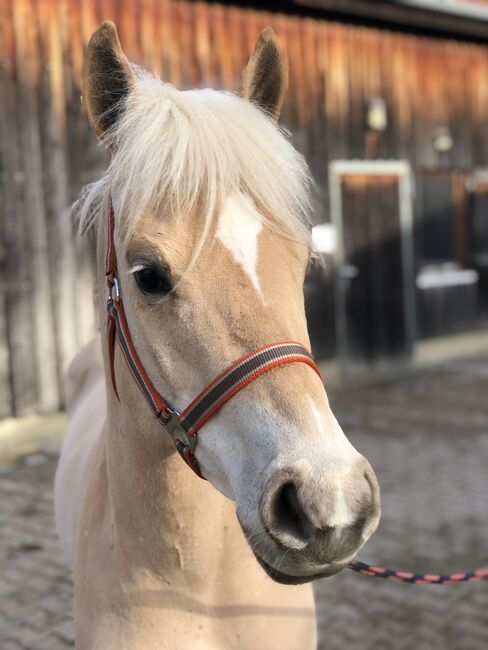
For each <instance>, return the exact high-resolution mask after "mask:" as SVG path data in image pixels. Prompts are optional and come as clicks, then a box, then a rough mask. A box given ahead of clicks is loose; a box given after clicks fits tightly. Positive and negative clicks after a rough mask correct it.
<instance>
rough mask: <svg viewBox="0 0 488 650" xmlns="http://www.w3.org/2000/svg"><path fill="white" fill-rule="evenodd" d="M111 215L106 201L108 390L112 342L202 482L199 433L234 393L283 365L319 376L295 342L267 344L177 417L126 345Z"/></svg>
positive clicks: (234, 366) (230, 369) (128, 340)
mask: <svg viewBox="0 0 488 650" xmlns="http://www.w3.org/2000/svg"><path fill="white" fill-rule="evenodd" d="M114 235H115V215H114V209H113V204H112V197H111V196H110V198H109V215H108V238H107V259H106V278H107V285H108V297H107V316H108V318H107V336H108V351H109V363H110V375H111V378H112V386H113V389H114V391H115V394H116V396H117V398H118V392H117V383H116V379H115V367H114V354H115V340H116V339H117V341H118V343H119V345H120V349H121V350H122V352H123V354H124V358H125V360H126V362H127V365H128V367H129V370H130V371H131V373H132V376H133V377H134V380H135V382H136V384H137V385H138V386H139V388H140V390H141V392H142V394H143V395H144V397H145V399H146V401H147V403H148V405H149V408H150V409H151V412H152V414H153V415H154V417H155V418H157V419H158V420H159V422H160V423H161V424H162V425H163V427H164V428H165V430H166V432H167V433H168V434H169V436H170V438H171V439H172V441H173V443H174V445H175V447H176V449H177V450H178V452H179V454H180V456H181V457H182V458H183V460H184V461H185V462H186V463H187V464H188V465H189V466H190V467H191V469H192V470H193V471H194V472H195V473H196V474H197V475H198V476H200V477H201V478H203V476H202V474H201V472H200V468H199V465H198V461H197V459H196V457H195V447H196V444H197V433H198V431H199V429H201V428H202V426H203V425H204V424H205V422H207V420H209V419H210V418H211V417H212V416H213V415H214V414H215V413H217V411H218V410H219V409H220V408H221V407H222V406H223V405H224V404H225V403H226V402H227V401H228V400H229V399H230V398H231V397H233V396H234V395H235V394H236V393H238V392H239V391H240V390H242V389H243V388H245V387H246V386H247V385H248V384H250V383H251V382H252V381H254V380H255V379H257V378H258V377H260V376H261V375H264V374H265V373H267V372H269V371H270V370H272V369H273V368H277V367H278V366H282V365H285V364H288V363H295V362H300V363H305V364H307V365H308V366H310V367H311V368H312V369H313V370H314V371H315V372H316V373H317V374H318V375H319V377H320V371H319V369H318V368H317V366H316V364H315V362H314V360H313V358H312V355H311V354H310V352H309V351H308V350H307V349H306V348H305V347H304V346H303V345H301V344H300V343H295V342H293V341H280V342H278V343H270V344H268V345H265V346H263V347H260V348H258V349H257V350H254V351H253V352H250V353H249V354H246V355H245V356H243V357H241V358H240V359H238V360H237V361H235V362H234V363H233V364H232V365H230V366H229V367H228V368H226V369H225V370H224V371H223V372H222V373H221V374H220V375H219V376H218V377H216V378H215V379H214V380H213V381H212V382H211V383H210V384H208V386H207V387H206V388H204V390H203V391H202V392H201V393H200V394H199V395H197V397H196V398H195V399H194V400H193V401H192V402H191V403H190V404H189V405H188V406H187V407H186V408H185V409H184V410H183V411H181V412H179V411H178V410H176V409H175V408H173V407H172V406H171V405H170V404H169V402H168V401H167V400H166V399H165V398H164V397H163V396H162V395H161V394H160V393H159V392H158V391H157V390H156V388H155V386H154V384H153V383H152V381H151V379H150V377H149V375H148V374H147V372H146V371H145V369H144V366H143V365H142V363H141V360H140V358H139V355H138V354H137V351H136V349H135V346H134V342H133V341H132V337H131V335H130V331H129V327H128V325H127V319H126V317H125V312H124V306H123V303H122V296H121V292H120V284H119V278H118V270H117V253H116V250H115V236H114Z"/></svg>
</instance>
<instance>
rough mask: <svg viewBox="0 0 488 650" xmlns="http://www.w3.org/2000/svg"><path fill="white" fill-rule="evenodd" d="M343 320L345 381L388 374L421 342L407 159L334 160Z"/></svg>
mask: <svg viewBox="0 0 488 650" xmlns="http://www.w3.org/2000/svg"><path fill="white" fill-rule="evenodd" d="M330 184H331V187H330V190H331V191H330V196H331V213H332V220H333V222H334V224H335V226H336V229H337V235H338V236H337V240H338V241H337V255H336V268H335V270H336V273H335V289H336V326H337V342H338V356H339V361H340V365H341V370H342V375H343V377H344V378H345V379H354V378H361V377H362V376H364V375H367V376H368V377H370V376H372V374H373V375H374V374H375V373H376V375H385V374H389V373H390V372H392V371H395V370H398V364H403V363H406V362H407V361H408V359H409V358H410V356H411V354H412V351H413V341H414V322H415V320H414V293H413V254H412V191H411V179H410V167H409V165H408V163H406V162H375V161H364V162H356V161H335V162H333V163H331V167H330Z"/></svg>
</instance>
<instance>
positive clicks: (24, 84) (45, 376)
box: [12, 0, 59, 414]
mask: <svg viewBox="0 0 488 650" xmlns="http://www.w3.org/2000/svg"><path fill="white" fill-rule="evenodd" d="M33 15H35V14H34V7H33V6H32V3H31V2H30V1H29V0H19V2H16V3H15V5H14V36H15V45H16V59H17V63H18V68H17V80H18V97H17V99H18V107H17V110H18V113H19V141H20V158H21V164H22V171H23V173H24V179H25V182H24V186H23V195H24V205H23V211H22V212H23V214H22V215H20V214H19V215H18V220H19V223H23V226H24V232H23V233H22V235H21V238H20V239H19V240H18V242H17V244H18V248H17V250H18V251H19V254H20V258H21V260H22V261H23V266H24V265H25V268H26V269H28V276H29V277H28V278H27V279H26V282H25V286H24V287H23V288H22V290H21V292H20V295H19V301H25V302H26V303H27V304H26V305H23V306H21V307H20V309H21V311H22V313H23V315H22V317H18V316H17V317H16V318H15V320H14V324H13V326H14V327H15V330H16V333H15V336H18V332H17V328H18V327H19V328H21V329H23V328H24V325H23V324H22V321H23V319H24V318H25V317H26V316H27V314H28V313H29V312H31V314H30V315H31V318H32V321H31V322H32V335H31V341H32V344H33V350H32V355H31V356H30V359H29V361H28V362H25V363H24V364H23V369H21V368H20V367H19V368H18V370H17V373H16V374H17V377H18V379H19V380H20V379H21V377H22V375H23V382H22V383H25V384H28V388H29V391H28V392H29V394H31V395H32V402H31V400H28V401H25V400H24V395H23V393H22V392H21V388H20V386H18V387H17V390H16V413H17V414H24V413H26V412H31V411H32V410H34V409H35V408H36V407H37V408H38V410H39V411H41V412H45V411H50V410H54V409H56V408H57V407H58V406H59V385H58V380H57V363H56V345H55V332H54V323H53V314H52V305H51V298H52V296H51V291H50V277H49V259H48V254H49V253H48V251H49V248H48V230H47V220H46V212H45V197H44V191H43V183H42V179H43V157H42V150H41V142H40V137H39V129H40V125H39V112H38V96H37V91H38V83H39V64H38V63H39V60H40V57H39V52H38V49H37V36H38V34H37V30H36V27H37V26H36V23H35V21H34V20H33V19H32V17H33ZM19 235H20V233H19ZM26 255H27V258H26ZM20 263H21V262H20V260H19V258H17V259H16V262H15V264H16V265H17V264H20ZM13 277H15V276H12V278H13ZM28 341H29V338H28V337H26V336H24V335H22V334H20V340H19V341H18V345H17V348H18V354H19V355H20V356H21V358H23V357H24V356H25V355H26V350H28V346H29V343H28ZM31 384H32V385H31Z"/></svg>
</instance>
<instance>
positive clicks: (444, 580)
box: [347, 560, 488, 585]
mask: <svg viewBox="0 0 488 650" xmlns="http://www.w3.org/2000/svg"><path fill="white" fill-rule="evenodd" d="M347 568H348V569H352V570H353V571H356V573H360V574H361V575H363V576H369V577H371V578H383V579H384V580H393V581H394V582H406V583H408V584H411V585H457V584H459V583H461V582H481V581H482V580H488V567H481V568H479V569H474V570H473V571H465V572H464V573H448V574H435V573H409V572H408V571H396V570H395V569H384V568H383V567H380V566H376V565H373V564H366V562H359V561H358V560H353V561H352V562H349V564H348V565H347Z"/></svg>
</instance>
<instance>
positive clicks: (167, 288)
mask: <svg viewBox="0 0 488 650" xmlns="http://www.w3.org/2000/svg"><path fill="white" fill-rule="evenodd" d="M287 82H288V63H287V58H286V55H285V53H284V51H283V49H282V47H281V45H280V44H279V42H278V40H277V37H276V36H275V34H274V32H273V31H272V30H271V29H270V28H268V29H266V30H264V31H263V32H262V33H261V34H260V36H259V38H258V40H257V43H256V47H255V50H254V52H253V53H252V54H251V57H250V59H249V62H248V64H247V67H246V68H245V70H244V73H243V81H242V91H241V93H240V94H237V93H228V92H221V91H216V90H211V89H197V90H189V91H180V90H178V89H176V88H175V87H173V86H172V85H170V84H168V83H164V82H163V81H161V80H160V79H157V78H155V77H154V76H153V75H151V74H150V73H148V72H146V71H144V70H143V69H140V68H138V67H136V66H134V65H132V64H131V63H129V61H128V59H127V57H126V55H125V54H124V52H123V50H122V47H121V44H120V40H119V37H118V34H117V30H116V27H115V25H114V24H113V23H111V22H108V21H105V22H103V23H102V24H101V25H100V26H99V27H98V29H97V30H96V31H95V32H94V34H93V35H92V37H91V39H90V41H89V44H88V47H87V51H86V56H85V62H84V72H83V88H82V102H83V106H84V109H85V111H86V114H87V116H88V120H89V123H90V125H91V126H92V128H93V130H94V132H95V134H96V136H97V137H98V138H99V140H100V141H101V142H102V143H103V145H105V146H106V147H107V148H108V150H109V152H110V156H111V160H110V164H109V166H108V170H107V172H106V174H105V175H104V176H103V177H102V178H101V179H100V180H99V181H97V182H95V183H94V184H92V185H91V186H90V187H89V188H88V189H87V190H86V192H85V193H84V195H83V197H82V199H80V201H81V204H80V205H79V206H78V207H79V210H78V211H79V219H80V228H81V229H84V230H86V229H88V228H93V229H94V231H95V233H96V248H97V256H96V257H97V283H98V302H99V319H100V320H99V322H100V330H101V334H100V335H99V336H98V337H97V338H96V339H94V340H93V341H92V343H91V344H89V346H88V347H87V348H85V349H83V350H82V351H81V352H80V353H79V354H78V357H77V358H76V359H75V361H74V362H73V365H72V366H71V369H70V371H69V374H68V391H67V392H68V410H69V425H68V431H67V435H66V438H65V441H64V444H63V448H62V453H61V457H60V461H59V466H58V470H57V474H56V480H55V510H56V521H57V529H58V533H59V537H60V540H61V545H62V548H63V551H64V553H65V555H66V557H67V559H68V562H69V564H70V566H71V567H72V570H73V579H74V623H75V638H76V647H77V648H78V649H80V650H88V649H90V650H95V649H100V650H112V649H113V650H115V649H116V650H125V649H127V650H129V649H130V650H134V649H144V650H156V649H158V650H161V649H171V650H185V649H190V648H191V650H209V649H212V650H218V649H224V648H225V650H232V649H237V648H238V649H240V650H259V649H264V648H266V650H278V649H279V650H286V649H290V650H297V649H300V650H308V649H311V648H315V647H316V642H317V640H316V625H315V609H314V599H313V591H312V585H311V582H312V581H313V580H316V579H318V578H321V577H325V576H330V575H333V574H335V573H337V572H338V571H340V570H341V569H342V568H344V566H345V565H346V564H347V563H348V562H349V561H350V559H351V558H353V557H354V556H355V555H356V553H357V552H358V550H359V549H360V548H361V547H362V546H363V544H364V543H365V542H366V541H367V539H368V538H369V537H370V536H371V534H372V533H373V532H374V531H375V529H376V527H377V525H378V521H379V518H380V497H379V487H378V483H377V479H376V477H375V474H374V472H373V470H372V468H371V466H370V464H369V463H368V461H367V460H366V459H365V458H364V457H363V456H362V455H361V454H360V453H359V452H358V451H357V450H356V449H355V448H354V447H353V446H352V444H351V443H350V442H349V441H348V440H347V438H346V436H345V434H344V433H343V431H342V429H341V427H340V426H339V424H338V422H337V420H336V419H335V417H334V415H333V413H332V411H331V408H330V406H329V403H328V399H327V395H326V392H325V389H324V384H323V381H322V380H321V378H320V376H319V374H318V372H317V367H316V366H315V364H314V362H313V360H312V359H311V354H310V352H309V346H310V342H309V338H308V333H307V324H306V318H305V310H304V298H303V283H304V278H305V273H306V270H307V267H308V264H309V261H310V257H311V254H312V253H311V234H310V191H311V179H310V174H309V170H308V167H307V165H306V163H305V160H304V158H303V157H302V155H301V154H299V153H298V152H297V151H296V150H295V148H294V147H293V146H292V144H291V142H290V139H289V135H288V134H287V133H286V132H285V131H284V130H283V129H282V128H281V127H280V126H279V124H278V118H279V114H280V110H281V107H282V104H283V101H284V96H285V90H286V87H287ZM236 360H237V361H236ZM139 389H140V390H139ZM195 396H197V398H196V399H195ZM204 402H205V406H202V404H203V403H204ZM186 405H190V407H188V408H186V409H185V411H182V409H183V408H184V407H185V406H186ZM178 409H179V410H178ZM205 409H207V410H206V412H205V415H202V410H203V411H205ZM197 411H199V412H198V413H196V412H197ZM192 418H193V419H192ZM197 429H198V431H197ZM197 433H198V435H197ZM168 434H169V435H168ZM178 452H179V453H178ZM182 459H183V460H184V461H186V463H185V462H182ZM188 466H189V467H188ZM189 468H191V469H193V470H194V471H193V472H192V471H191V469H189ZM202 478H203V479H205V480H202Z"/></svg>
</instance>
